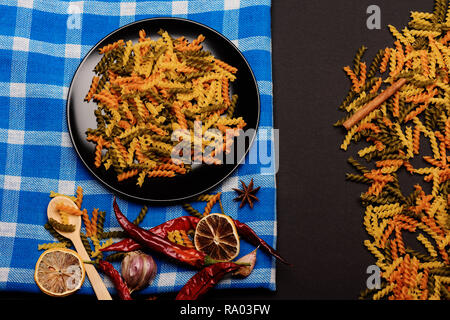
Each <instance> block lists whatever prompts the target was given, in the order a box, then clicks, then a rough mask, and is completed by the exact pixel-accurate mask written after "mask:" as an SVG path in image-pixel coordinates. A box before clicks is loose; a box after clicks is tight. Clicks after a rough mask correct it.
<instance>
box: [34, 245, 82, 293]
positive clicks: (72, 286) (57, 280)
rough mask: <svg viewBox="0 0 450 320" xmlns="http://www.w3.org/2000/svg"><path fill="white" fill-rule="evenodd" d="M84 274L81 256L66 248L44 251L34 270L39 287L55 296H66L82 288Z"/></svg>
mask: <svg viewBox="0 0 450 320" xmlns="http://www.w3.org/2000/svg"><path fill="white" fill-rule="evenodd" d="M84 276H85V270H84V265H83V262H82V260H81V258H80V256H79V255H78V253H76V252H75V251H73V250H69V249H66V248H53V249H49V250H46V251H44V252H43V253H42V254H41V256H40V257H39V259H38V261H37V262H36V268H35V270H34V280H35V281H36V284H37V285H38V287H39V289H41V290H42V292H44V293H46V294H48V295H50V296H53V297H65V296H67V295H69V294H72V293H74V292H75V291H77V290H78V289H80V287H81V285H82V284H83V282H84Z"/></svg>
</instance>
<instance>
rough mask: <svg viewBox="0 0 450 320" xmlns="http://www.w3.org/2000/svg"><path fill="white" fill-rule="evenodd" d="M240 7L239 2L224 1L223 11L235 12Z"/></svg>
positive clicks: (235, 0)
mask: <svg viewBox="0 0 450 320" xmlns="http://www.w3.org/2000/svg"><path fill="white" fill-rule="evenodd" d="M240 7H241V1H240V0H225V3H224V9H225V10H235V9H239V8H240Z"/></svg>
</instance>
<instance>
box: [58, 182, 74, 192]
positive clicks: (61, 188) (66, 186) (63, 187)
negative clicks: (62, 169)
mask: <svg viewBox="0 0 450 320" xmlns="http://www.w3.org/2000/svg"><path fill="white" fill-rule="evenodd" d="M74 191H75V181H67V180H59V181H58V192H59V193H63V194H73V193H74Z"/></svg>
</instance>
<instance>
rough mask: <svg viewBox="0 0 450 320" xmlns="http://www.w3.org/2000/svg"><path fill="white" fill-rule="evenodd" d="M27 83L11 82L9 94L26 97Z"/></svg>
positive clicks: (15, 96)
mask: <svg viewBox="0 0 450 320" xmlns="http://www.w3.org/2000/svg"><path fill="white" fill-rule="evenodd" d="M26 88H27V87H26V84H25V83H13V82H11V83H10V84H9V95H10V96H11V97H14V98H25V94H26V91H27V90H26Z"/></svg>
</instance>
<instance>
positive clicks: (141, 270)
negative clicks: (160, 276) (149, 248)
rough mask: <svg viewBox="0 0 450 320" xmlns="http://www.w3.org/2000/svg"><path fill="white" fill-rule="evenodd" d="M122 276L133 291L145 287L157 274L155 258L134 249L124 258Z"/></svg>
mask: <svg viewBox="0 0 450 320" xmlns="http://www.w3.org/2000/svg"><path fill="white" fill-rule="evenodd" d="M121 271H122V277H123V279H124V280H125V282H126V284H127V286H128V288H129V289H130V291H131V292H133V291H136V290H140V289H144V288H146V287H147V286H149V285H150V283H151V282H152V281H153V279H154V278H155V276H156V272H157V266H156V263H155V261H154V260H153V258H152V257H151V256H149V255H147V254H145V253H143V252H141V251H132V252H130V253H128V254H127V255H126V256H125V258H124V259H123V260H122V265H121Z"/></svg>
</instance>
